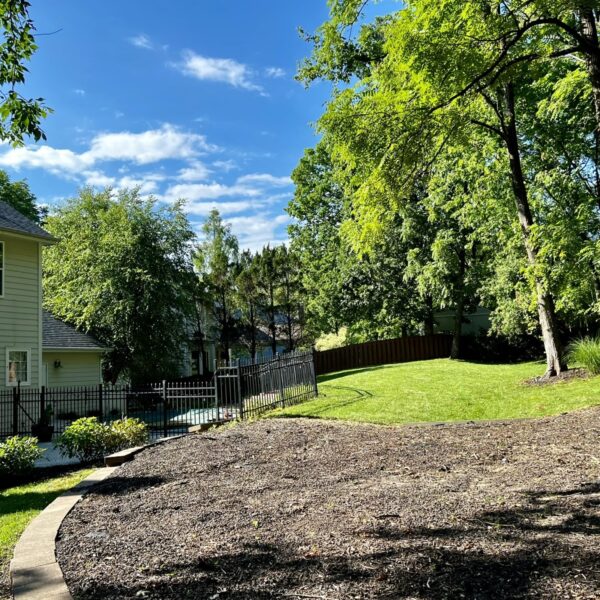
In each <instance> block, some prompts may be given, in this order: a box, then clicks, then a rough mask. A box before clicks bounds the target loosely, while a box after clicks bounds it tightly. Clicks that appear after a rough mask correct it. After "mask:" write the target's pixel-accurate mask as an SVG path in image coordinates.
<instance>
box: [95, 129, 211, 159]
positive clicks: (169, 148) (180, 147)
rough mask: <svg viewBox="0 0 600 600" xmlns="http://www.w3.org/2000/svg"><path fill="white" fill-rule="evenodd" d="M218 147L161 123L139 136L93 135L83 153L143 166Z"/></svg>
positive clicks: (182, 157)
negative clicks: (158, 127)
mask: <svg viewBox="0 0 600 600" xmlns="http://www.w3.org/2000/svg"><path fill="white" fill-rule="evenodd" d="M217 149H218V148H217V147H216V146H213V145H211V144H209V143H208V142H207V141H206V136H203V135H199V134H197V133H189V132H184V131H181V130H180V129H178V128H176V127H174V126H173V125H169V124H165V125H163V126H162V127H161V128H160V129H153V130H149V131H143V132H142V133H131V132H129V131H125V132H121V133H103V134H100V135H98V136H96V137H95V138H94V139H93V140H92V143H91V147H90V150H89V151H88V153H87V154H89V155H90V156H92V157H93V159H94V161H98V160H126V161H131V162H135V163H137V164H140V165H143V164H148V163H152V162H158V161H160V160H166V159H185V158H192V157H194V156H197V155H198V154H199V153H200V152H214V151H216V150H217Z"/></svg>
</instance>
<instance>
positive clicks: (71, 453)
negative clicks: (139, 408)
mask: <svg viewBox="0 0 600 600" xmlns="http://www.w3.org/2000/svg"><path fill="white" fill-rule="evenodd" d="M147 441H148V429H147V427H146V424H145V423H142V422H141V421H140V420H138V419H131V418H124V419H119V420H117V421H113V422H111V423H100V422H99V421H98V418H97V417H85V418H83V419H77V421H73V423H71V425H69V427H67V429H65V432H64V433H63V434H62V435H61V436H60V438H59V440H58V442H57V443H56V446H57V447H58V448H59V449H60V451H61V452H62V453H63V454H64V455H66V456H68V457H69V458H78V459H79V460H80V461H82V462H97V461H100V460H102V459H103V458H104V457H105V456H106V455H107V454H112V453H113V452H118V451H119V450H124V449H125V448H131V447H133V446H140V445H142V444H145V443H146V442H147Z"/></svg>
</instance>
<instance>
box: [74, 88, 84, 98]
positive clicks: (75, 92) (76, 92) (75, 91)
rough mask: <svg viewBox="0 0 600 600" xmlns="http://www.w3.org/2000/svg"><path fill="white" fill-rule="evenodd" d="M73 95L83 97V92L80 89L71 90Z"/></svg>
mask: <svg viewBox="0 0 600 600" xmlns="http://www.w3.org/2000/svg"><path fill="white" fill-rule="evenodd" d="M73 93H74V94H77V95H78V96H85V90H82V89H81V88H77V89H75V90H73Z"/></svg>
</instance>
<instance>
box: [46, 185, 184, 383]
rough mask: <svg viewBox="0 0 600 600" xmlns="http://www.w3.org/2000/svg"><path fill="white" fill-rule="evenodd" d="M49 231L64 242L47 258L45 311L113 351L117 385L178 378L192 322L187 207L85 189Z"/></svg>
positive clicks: (111, 367)
mask: <svg viewBox="0 0 600 600" xmlns="http://www.w3.org/2000/svg"><path fill="white" fill-rule="evenodd" d="M46 227H47V229H48V231H49V232H50V233H52V234H53V235H54V236H56V237H57V238H58V240H59V242H58V243H57V244H56V245H54V246H51V247H48V248H47V249H46V250H45V253H44V304H45V306H46V308H48V309H49V310H50V311H51V312H52V313H53V314H55V315H56V316H58V317H60V318H61V319H64V320H65V321H67V322H69V323H72V324H73V325H75V326H76V327H79V328H81V329H82V330H84V331H88V332H90V333H92V334H93V335H95V336H96V337H98V339H100V340H101V341H103V342H104V343H105V344H107V345H108V346H109V347H110V348H111V350H110V352H109V355H108V357H107V358H108V361H107V365H106V366H107V369H108V375H109V378H110V379H111V380H112V381H115V380H116V378H117V377H118V376H119V374H120V373H122V372H125V373H126V374H127V375H128V376H129V377H130V378H131V379H132V380H133V381H134V382H139V381H155V380H157V379H160V378H163V377H170V376H173V375H177V374H178V373H179V368H180V367H181V364H180V363H181V357H182V351H181V348H182V345H183V344H184V343H187V342H189V340H188V339H187V325H188V323H189V321H190V319H191V318H192V316H193V314H192V313H193V294H192V290H191V287H192V283H193V271H192V267H191V256H190V250H189V248H190V243H191V241H192V240H193V239H194V234H193V232H192V230H191V227H190V224H189V222H188V220H187V218H186V216H185V214H184V212H183V210H182V206H181V205H180V204H175V205H174V206H172V207H168V208H165V207H159V206H158V205H157V201H156V200H154V199H152V198H150V199H143V198H142V197H140V195H139V191H138V190H124V191H120V192H119V193H118V194H115V193H114V192H113V191H112V190H110V189H106V190H104V191H102V192H95V191H94V190H92V189H89V188H85V189H83V190H81V191H80V193H79V195H78V196H77V197H76V198H74V199H72V200H70V201H68V202H67V204H66V205H65V206H64V207H62V208H60V209H58V210H57V211H56V212H55V213H53V214H52V215H50V216H49V217H48V221H47V224H46Z"/></svg>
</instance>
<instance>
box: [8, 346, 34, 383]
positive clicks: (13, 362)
mask: <svg viewBox="0 0 600 600" xmlns="http://www.w3.org/2000/svg"><path fill="white" fill-rule="evenodd" d="M30 372H31V356H30V351H29V350H17V349H10V348H7V349H6V385H11V386H15V385H17V383H19V382H21V384H22V385H29V383H30V381H29V374H30Z"/></svg>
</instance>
